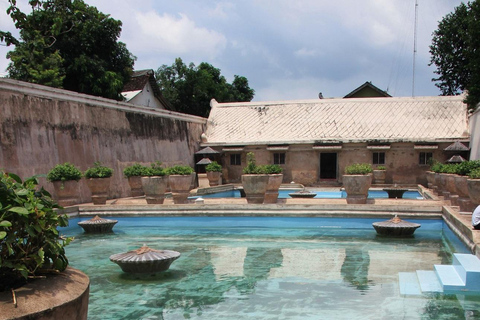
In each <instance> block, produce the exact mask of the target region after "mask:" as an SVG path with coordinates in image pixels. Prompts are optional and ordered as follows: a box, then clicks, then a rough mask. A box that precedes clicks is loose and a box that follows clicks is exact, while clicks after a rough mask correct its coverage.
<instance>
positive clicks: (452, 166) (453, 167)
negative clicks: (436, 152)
mask: <svg viewBox="0 0 480 320" xmlns="http://www.w3.org/2000/svg"><path fill="white" fill-rule="evenodd" d="M457 167H458V164H456V163H447V164H444V165H442V167H441V169H440V173H449V174H455V173H457Z"/></svg>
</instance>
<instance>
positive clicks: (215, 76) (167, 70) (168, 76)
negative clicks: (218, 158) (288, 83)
mask: <svg viewBox="0 0 480 320" xmlns="http://www.w3.org/2000/svg"><path fill="white" fill-rule="evenodd" d="M155 77H156V79H157V83H158V85H159V87H160V90H161V91H162V94H163V96H164V97H165V99H167V101H168V102H170V104H171V105H172V106H173V107H174V108H175V110H177V111H179V112H184V113H189V114H193V115H197V116H202V117H208V114H209V112H210V100H211V99H216V100H217V101H218V102H244V101H251V100H252V99H253V96H254V95H255V91H254V90H253V89H251V88H250V87H249V86H248V80H247V78H245V77H242V76H238V75H235V76H234V80H233V81H232V83H231V84H230V83H228V82H227V80H226V79H225V77H224V76H222V75H221V72H220V69H218V68H215V67H214V66H212V65H211V64H208V63H206V62H202V63H200V64H199V65H198V66H195V65H194V64H193V63H190V64H189V65H188V66H186V65H185V64H184V63H183V61H182V59H181V58H177V59H175V63H173V64H172V65H171V66H167V65H162V66H161V67H160V68H158V70H157V72H156V73H155Z"/></svg>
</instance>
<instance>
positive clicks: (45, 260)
mask: <svg viewBox="0 0 480 320" xmlns="http://www.w3.org/2000/svg"><path fill="white" fill-rule="evenodd" d="M37 186H38V180H37V178H36V177H31V178H28V179H26V180H25V181H24V182H22V180H21V179H20V178H19V177H18V176H17V175H15V174H12V173H5V172H3V171H0V244H1V246H0V279H2V281H1V282H0V291H3V290H8V289H9V288H15V287H18V286H20V285H22V284H24V283H26V281H27V280H28V278H29V277H31V276H36V275H38V274H40V273H42V271H45V270H46V269H48V270H49V271H51V270H56V271H63V270H65V268H66V267H67V265H68V260H67V257H66V256H65V249H64V246H66V245H68V243H70V241H71V240H72V238H62V237H60V235H59V233H58V231H57V227H66V226H67V225H68V218H67V216H66V215H58V214H57V212H55V211H54V209H55V208H59V207H58V205H57V204H56V203H55V202H54V201H53V200H52V199H51V196H50V194H49V193H48V192H47V191H46V190H44V189H43V188H40V189H38V188H37ZM37 189H38V190H37Z"/></svg>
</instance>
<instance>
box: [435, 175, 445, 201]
mask: <svg viewBox="0 0 480 320" xmlns="http://www.w3.org/2000/svg"><path fill="white" fill-rule="evenodd" d="M435 182H438V184H437V186H438V195H440V196H443V193H444V192H447V174H446V173H439V174H438V181H437V180H435Z"/></svg>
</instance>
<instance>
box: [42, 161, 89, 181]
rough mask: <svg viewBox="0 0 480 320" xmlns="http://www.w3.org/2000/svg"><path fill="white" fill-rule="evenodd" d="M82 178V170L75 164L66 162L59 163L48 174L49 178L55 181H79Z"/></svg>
mask: <svg viewBox="0 0 480 320" xmlns="http://www.w3.org/2000/svg"><path fill="white" fill-rule="evenodd" d="M81 178H82V172H81V171H80V170H79V169H78V168H77V167H75V166H74V165H73V164H71V163H68V162H65V163H64V164H57V165H56V166H55V167H53V169H52V170H50V171H49V172H48V174H47V180H48V181H50V182H53V181H69V180H75V181H78V180H80V179H81Z"/></svg>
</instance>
